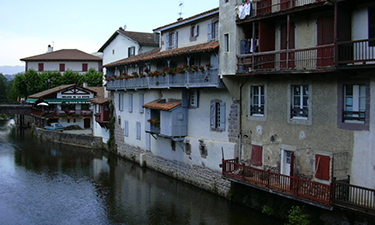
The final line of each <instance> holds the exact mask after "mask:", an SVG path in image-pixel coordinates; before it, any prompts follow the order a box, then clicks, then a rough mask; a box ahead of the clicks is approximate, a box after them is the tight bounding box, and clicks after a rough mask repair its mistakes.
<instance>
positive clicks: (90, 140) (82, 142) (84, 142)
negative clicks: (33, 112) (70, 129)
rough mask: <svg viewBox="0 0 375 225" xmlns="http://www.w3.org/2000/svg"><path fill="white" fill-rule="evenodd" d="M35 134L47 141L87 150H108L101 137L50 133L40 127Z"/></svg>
mask: <svg viewBox="0 0 375 225" xmlns="http://www.w3.org/2000/svg"><path fill="white" fill-rule="evenodd" d="M33 134H34V135H35V136H37V137H38V138H40V139H42V140H46V141H52V142H57V143H64V144H70V145H76V146H81V147H87V148H106V146H105V145H104V144H103V142H102V138H101V137H94V136H90V135H81V134H70V133H64V132H61V131H49V130H45V129H41V128H38V127H33Z"/></svg>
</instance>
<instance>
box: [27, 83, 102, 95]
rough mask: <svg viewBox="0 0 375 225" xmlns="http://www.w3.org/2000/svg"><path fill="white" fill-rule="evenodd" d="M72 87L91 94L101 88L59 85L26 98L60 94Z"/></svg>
mask: <svg viewBox="0 0 375 225" xmlns="http://www.w3.org/2000/svg"><path fill="white" fill-rule="evenodd" d="M74 86H78V87H80V88H82V89H86V90H89V91H91V92H94V93H95V94H96V93H97V91H98V89H97V88H101V87H97V88H96V87H86V88H84V87H81V86H79V85H76V84H66V85H61V86H58V87H54V88H51V89H48V90H45V91H42V92H38V93H35V94H32V95H30V96H28V98H43V97H45V96H48V95H51V94H54V93H57V92H60V91H62V90H65V89H68V88H71V87H74Z"/></svg>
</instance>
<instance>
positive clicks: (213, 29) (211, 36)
mask: <svg viewBox="0 0 375 225" xmlns="http://www.w3.org/2000/svg"><path fill="white" fill-rule="evenodd" d="M207 32H208V33H207V35H208V41H215V40H219V20H214V21H213V22H212V23H209V24H208V27H207Z"/></svg>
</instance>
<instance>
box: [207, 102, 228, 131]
mask: <svg viewBox="0 0 375 225" xmlns="http://www.w3.org/2000/svg"><path fill="white" fill-rule="evenodd" d="M210 124H211V130H213V131H224V130H225V102H221V101H220V100H214V101H212V102H211V116H210Z"/></svg>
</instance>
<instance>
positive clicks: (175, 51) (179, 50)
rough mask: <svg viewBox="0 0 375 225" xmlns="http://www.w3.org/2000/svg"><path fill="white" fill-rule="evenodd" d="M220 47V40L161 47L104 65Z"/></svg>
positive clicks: (148, 59) (115, 64) (116, 64)
mask: <svg viewBox="0 0 375 225" xmlns="http://www.w3.org/2000/svg"><path fill="white" fill-rule="evenodd" d="M217 48H219V41H211V42H207V43H203V44H199V45H194V46H189V47H184V48H176V49H172V50H168V51H160V48H159V49H155V50H153V51H149V52H146V53H142V54H139V55H135V56H132V57H130V58H126V59H122V60H119V61H116V62H113V63H109V64H106V65H104V67H111V66H118V65H123V64H129V63H135V62H141V61H150V60H156V59H160V58H166V57H172V56H178V55H185V54H192V53H199V52H208V51H212V50H215V49H217Z"/></svg>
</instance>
